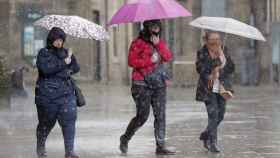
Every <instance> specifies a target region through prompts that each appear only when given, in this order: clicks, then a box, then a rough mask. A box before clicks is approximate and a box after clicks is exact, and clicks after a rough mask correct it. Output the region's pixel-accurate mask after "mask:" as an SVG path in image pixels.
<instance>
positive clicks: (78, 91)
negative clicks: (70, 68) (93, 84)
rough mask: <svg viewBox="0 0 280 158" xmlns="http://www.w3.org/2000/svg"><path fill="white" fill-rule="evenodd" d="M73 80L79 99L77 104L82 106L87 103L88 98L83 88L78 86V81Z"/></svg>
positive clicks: (77, 98)
mask: <svg viewBox="0 0 280 158" xmlns="http://www.w3.org/2000/svg"><path fill="white" fill-rule="evenodd" d="M71 82H72V85H73V88H74V91H75V96H76V100H77V106H78V107H82V106H85V105H86V99H85V97H84V95H83V93H82V90H81V89H80V88H79V87H78V86H77V84H76V82H75V81H74V79H72V78H71Z"/></svg>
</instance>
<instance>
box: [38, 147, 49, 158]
mask: <svg viewBox="0 0 280 158" xmlns="http://www.w3.org/2000/svg"><path fill="white" fill-rule="evenodd" d="M37 156H38V158H46V157H47V152H46V148H45V147H44V146H37Z"/></svg>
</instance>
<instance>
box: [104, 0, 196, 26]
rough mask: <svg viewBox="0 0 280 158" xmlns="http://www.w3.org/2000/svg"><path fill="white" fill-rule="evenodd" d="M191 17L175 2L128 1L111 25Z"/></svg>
mask: <svg viewBox="0 0 280 158" xmlns="http://www.w3.org/2000/svg"><path fill="white" fill-rule="evenodd" d="M191 15H192V14H191V13H190V12H189V11H188V10H186V9H185V8H184V7H183V6H181V5H180V4H178V3H177V2H176V1H175V0H128V2H127V4H125V5H124V6H122V7H121V8H120V9H119V10H118V12H117V13H116V14H115V15H114V16H113V18H112V19H111V21H110V22H109V25H114V24H121V23H130V22H143V21H145V20H154V19H168V18H176V17H185V16H191Z"/></svg>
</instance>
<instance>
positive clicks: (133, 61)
mask: <svg viewBox="0 0 280 158" xmlns="http://www.w3.org/2000/svg"><path fill="white" fill-rule="evenodd" d="M154 47H155V48H156V50H157V51H158V53H159V55H160V56H161V63H164V62H168V61H170V60H172V53H171V52H170V50H169V49H168V48H167V46H166V44H165V42H164V41H163V40H160V42H159V43H158V44H157V45H155V46H154ZM152 55H153V46H152V45H151V44H150V43H148V42H146V41H144V40H143V39H141V38H137V39H135V40H134V41H133V42H132V44H131V46H130V49H129V55H128V65H129V66H130V67H132V68H133V72H132V80H144V76H145V75H146V74H149V73H150V72H152V71H153V70H154V69H155V68H156V64H154V63H153V62H152V61H151V57H152Z"/></svg>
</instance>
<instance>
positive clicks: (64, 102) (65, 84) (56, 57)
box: [35, 27, 80, 158]
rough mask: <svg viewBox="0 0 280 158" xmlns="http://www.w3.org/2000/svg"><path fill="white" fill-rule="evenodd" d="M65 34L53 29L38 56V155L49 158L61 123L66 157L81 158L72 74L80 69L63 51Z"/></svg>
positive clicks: (36, 90)
mask: <svg viewBox="0 0 280 158" xmlns="http://www.w3.org/2000/svg"><path fill="white" fill-rule="evenodd" d="M65 39H66V34H65V33H64V31H63V30H62V29H60V28H57V27H54V28H53V29H52V30H51V31H50V32H49V34H48V37H47V46H46V47H45V48H42V49H41V50H40V51H39V54H38V56H37V63H36V65H37V68H38V79H37V82H36V88H35V104H36V107H37V112H38V120H39V124H38V126H37V133H36V134H37V155H38V157H40V158H43V157H46V150H45V143H46V139H47V137H48V135H49V133H50V131H51V130H52V128H53V127H54V125H55V123H56V121H58V123H59V125H60V127H61V128H62V132H63V137H64V145H65V157H66V158H78V156H77V155H76V154H75V153H74V137H75V123H76V118H77V105H76V97H75V93H74V88H73V85H72V83H71V81H70V77H71V75H72V74H75V73H77V72H79V70H80V67H79V65H78V63H77V61H76V58H75V56H74V55H72V54H71V52H68V50H67V49H65V48H64V47H63V45H64V42H65Z"/></svg>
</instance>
